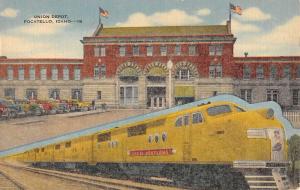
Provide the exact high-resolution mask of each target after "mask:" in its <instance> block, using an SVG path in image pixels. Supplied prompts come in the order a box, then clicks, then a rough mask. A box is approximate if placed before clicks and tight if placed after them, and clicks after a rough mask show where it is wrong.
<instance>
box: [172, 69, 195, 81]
mask: <svg viewBox="0 0 300 190" xmlns="http://www.w3.org/2000/svg"><path fill="white" fill-rule="evenodd" d="M191 77H192V76H191V71H190V69H188V68H179V69H178V70H177V71H176V75H175V78H176V79H177V80H190V78H191Z"/></svg>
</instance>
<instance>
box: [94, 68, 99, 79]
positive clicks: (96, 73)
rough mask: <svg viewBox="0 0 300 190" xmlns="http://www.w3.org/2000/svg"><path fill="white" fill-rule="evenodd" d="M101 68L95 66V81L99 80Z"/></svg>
mask: <svg viewBox="0 0 300 190" xmlns="http://www.w3.org/2000/svg"><path fill="white" fill-rule="evenodd" d="M99 73H100V71H99V66H98V65H95V66H94V79H99Z"/></svg>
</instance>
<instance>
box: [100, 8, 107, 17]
mask: <svg viewBox="0 0 300 190" xmlns="http://www.w3.org/2000/svg"><path fill="white" fill-rule="evenodd" d="M99 12H100V15H101V16H103V17H108V15H109V13H108V11H107V10H104V9H102V8H101V7H99Z"/></svg>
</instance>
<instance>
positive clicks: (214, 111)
mask: <svg viewBox="0 0 300 190" xmlns="http://www.w3.org/2000/svg"><path fill="white" fill-rule="evenodd" d="M230 112H231V108H230V106H229V105H220V106H214V107H210V108H208V109H207V113H208V115H210V116H217V115H221V114H225V113H230Z"/></svg>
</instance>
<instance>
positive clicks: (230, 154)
mask: <svg viewBox="0 0 300 190" xmlns="http://www.w3.org/2000/svg"><path fill="white" fill-rule="evenodd" d="M228 97H229V98H228ZM230 98H233V97H232V96H226V98H225V99H226V100H227V101H224V100H223V101H212V102H208V101H206V102H205V101H200V102H198V104H197V103H193V104H191V105H190V106H188V105H183V106H180V107H178V108H177V107H175V108H171V109H170V110H171V111H169V112H167V111H166V110H164V111H160V112H157V114H156V115H155V116H153V115H151V114H150V116H149V117H148V115H146V116H138V117H139V119H137V120H134V118H131V119H130V120H129V121H133V122H123V123H122V122H121V123H120V122H119V123H118V122H116V123H115V124H114V125H110V126H108V127H106V126H102V127H101V130H100V128H98V129H97V130H98V131H96V132H92V134H85V135H82V136H80V137H77V138H71V139H68V140H65V141H63V142H56V143H49V144H48V145H45V146H41V147H35V148H33V149H31V150H27V151H25V152H22V153H18V154H14V155H11V156H9V157H8V158H9V159H14V160H18V161H22V162H27V163H32V164H34V165H36V166H55V167H64V168H84V169H85V170H89V171H94V172H95V171H96V172H99V173H106V174H118V175H122V176H130V177H132V176H139V177H160V178H163V179H168V180H170V181H173V182H180V183H181V184H186V185H188V184H189V185H191V184H192V186H195V187H203V188H217V189H248V188H251V187H254V186H255V185H251V183H250V182H249V181H251V180H249V179H247V176H248V177H249V176H251V175H252V176H261V175H266V176H273V178H272V180H273V181H274V184H273V185H274V186H276V187H278V188H279V187H280V186H283V185H284V184H283V181H284V177H282V176H283V175H284V174H283V172H284V170H285V167H286V163H287V143H286V139H285V131H284V127H283V124H282V122H281V121H279V120H278V119H277V118H276V117H275V116H274V111H273V110H272V109H269V108H258V109H247V108H245V107H241V106H240V105H239V104H237V103H235V102H232V101H230ZM228 100H229V101H228ZM203 102H205V103H203ZM250 174H251V175H250ZM279 178H280V180H281V182H278V179H279ZM276 180H277V181H276ZM257 183H259V182H257ZM270 183H271V182H270ZM256 186H259V184H256Z"/></svg>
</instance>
